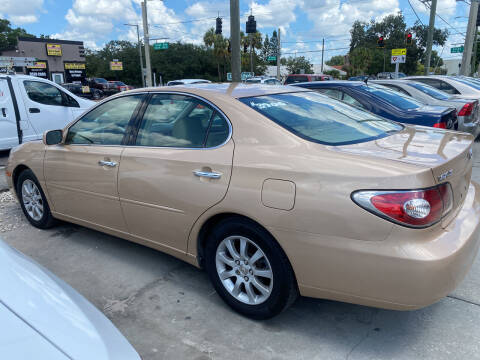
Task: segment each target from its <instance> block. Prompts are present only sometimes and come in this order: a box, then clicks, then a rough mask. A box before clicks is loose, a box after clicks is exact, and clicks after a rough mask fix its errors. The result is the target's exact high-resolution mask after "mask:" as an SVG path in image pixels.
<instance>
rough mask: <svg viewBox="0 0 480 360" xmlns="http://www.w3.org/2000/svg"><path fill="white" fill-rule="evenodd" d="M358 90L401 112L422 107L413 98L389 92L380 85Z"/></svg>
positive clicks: (371, 85) (367, 86)
mask: <svg viewBox="0 0 480 360" xmlns="http://www.w3.org/2000/svg"><path fill="white" fill-rule="evenodd" d="M360 88H361V89H362V90H365V91H368V92H369V93H372V94H373V95H375V96H378V97H379V98H381V99H383V100H385V101H386V102H388V103H389V104H392V105H393V106H396V107H398V108H400V109H402V110H410V109H418V108H419V107H422V106H423V104H422V103H421V102H419V101H417V100H415V99H414V98H412V97H410V96H408V95H404V94H402V93H399V92H396V91H393V90H390V89H389V88H387V87H385V86H381V85H376V84H375V85H373V84H368V85H361V86H360Z"/></svg>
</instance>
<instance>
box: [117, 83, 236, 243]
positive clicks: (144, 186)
mask: <svg viewBox="0 0 480 360" xmlns="http://www.w3.org/2000/svg"><path fill="white" fill-rule="evenodd" d="M230 136H231V125H230V123H229V122H228V120H227V119H226V117H225V116H224V115H223V114H221V112H220V111H219V110H218V109H217V108H215V107H214V106H213V105H211V104H207V103H206V102H205V101H204V100H202V99H199V98H196V97H193V96H187V95H179V94H166V93H159V94H153V95H152V96H151V99H150V100H149V103H148V106H147V107H146V110H145V113H144V115H143V119H142V120H141V122H140V123H139V126H138V134H137V135H136V138H135V139H132V146H129V147H127V148H126V149H125V151H124V152H123V154H122V158H121V166H120V171H119V178H118V187H119V195H120V202H121V204H122V209H123V213H124V215H125V219H126V222H127V226H128V228H129V230H130V232H131V234H133V235H134V236H136V237H138V238H140V239H143V240H148V241H151V242H155V243H156V244H157V245H161V246H163V247H164V250H166V251H168V250H169V249H170V250H177V251H181V252H185V251H186V250H187V238H188V233H189V231H190V229H191V228H192V226H193V224H194V222H195V221H196V220H197V219H198V217H199V216H200V215H201V214H202V213H203V212H204V211H205V210H207V209H208V208H209V207H211V206H213V205H215V204H216V203H218V202H219V201H221V200H222V198H223V197H224V196H225V194H226V192H227V188H228V184H229V181H230V174H231V169H232V159H233V148H234V144H233V140H232V139H231V138H230Z"/></svg>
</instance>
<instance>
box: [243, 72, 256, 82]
mask: <svg viewBox="0 0 480 360" xmlns="http://www.w3.org/2000/svg"><path fill="white" fill-rule="evenodd" d="M254 76H255V74H254V73H253V72H242V74H241V78H242V81H245V80H247V79H250V78H251V77H254Z"/></svg>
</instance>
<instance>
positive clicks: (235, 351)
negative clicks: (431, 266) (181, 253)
mask: <svg viewBox="0 0 480 360" xmlns="http://www.w3.org/2000/svg"><path fill="white" fill-rule="evenodd" d="M474 150H475V151H474V159H475V166H474V170H473V178H474V179H475V180H476V181H480V144H479V143H475V149H474ZM0 237H2V238H3V239H4V240H5V241H6V242H7V243H9V244H10V245H12V246H14V247H15V248H17V249H18V250H20V251H22V252H23V253H25V254H27V255H28V256H30V257H32V258H33V259H35V260H36V261H37V262H39V263H40V264H42V265H44V266H45V267H47V268H48V269H50V270H51V271H52V272H54V273H55V274H56V275H58V276H59V277H60V278H62V279H63V280H65V281H66V282H67V283H69V284H70V285H72V286H73V287H74V288H75V289H77V290H78V291H79V292H80V293H82V294H83V295H84V296H85V297H86V298H87V299H89V300H90V301H91V302H92V303H93V304H94V305H95V306H97V307H98V308H99V309H100V310H102V311H103V312H104V313H105V315H106V316H108V317H109V318H110V319H111V320H112V321H113V323H114V324H115V325H116V326H117V327H118V328H119V329H120V331H121V332H122V333H123V334H124V335H125V336H126V337H127V339H128V340H129V341H130V342H131V343H132V345H133V346H134V347H135V348H136V349H137V351H138V352H139V353H140V355H141V356H142V358H143V359H144V360H151V359H195V360H204V359H239V358H247V359H248V358H254V359H308V360H310V359H322V360H325V359H350V360H353V359H368V360H372V359H435V360H439V359H440V360H442V359H449V360H451V359H480V260H479V258H478V257H477V259H476V261H475V263H474V265H473V267H472V269H471V271H470V272H469V274H468V275H467V277H466V279H465V280H464V281H463V283H462V284H461V285H460V286H459V288H458V289H456V290H455V291H454V292H453V293H452V294H450V295H449V296H448V297H446V298H444V299H442V300H440V301H439V302H438V303H436V304H434V305H431V306H429V307H427V308H424V309H421V310H416V311H407V312H399V311H388V310H380V309H376V308H370V307H365V306H358V305H352V304H346V303H341V302H335V301H326V300H317V299H309V298H300V299H299V300H298V301H297V302H296V303H295V304H294V305H293V306H292V307H291V308H290V309H288V310H287V311H286V312H284V313H282V314H281V315H279V316H278V317H276V318H274V319H271V320H268V321H252V320H249V319H246V318H244V317H242V316H240V315H237V314H236V313H234V312H233V311H231V310H230V309H229V308H228V307H227V306H226V305H225V304H224V303H223V302H222V301H221V300H220V298H219V297H218V295H217V294H216V293H215V291H214V289H213V288H212V286H211V285H210V283H209V281H208V278H207V276H206V274H205V272H203V271H201V270H198V269H196V268H195V267H193V266H190V265H188V264H186V263H183V262H181V261H179V260H177V259H175V258H173V257H171V256H168V255H165V254H162V253H160V252H158V251H155V250H152V249H149V248H147V247H144V246H141V245H137V244H134V243H131V242H128V241H126V240H122V239H118V238H115V237H112V236H109V235H105V234H102V233H99V232H96V231H92V230H89V229H87V228H84V227H81V226H76V225H71V224H66V223H62V224H60V225H59V226H57V227H55V228H53V229H50V230H45V231H43V230H37V229H35V228H33V227H32V226H30V225H29V224H28V223H27V222H26V220H25V219H24V217H23V215H22V213H21V210H20V207H19V205H18V203H17V202H16V201H15V200H14V199H13V197H12V196H11V194H10V193H9V192H8V191H7V192H5V191H4V192H1V191H0ZM338 266H339V267H341V264H339V265H338ZM412 281H415V279H412Z"/></svg>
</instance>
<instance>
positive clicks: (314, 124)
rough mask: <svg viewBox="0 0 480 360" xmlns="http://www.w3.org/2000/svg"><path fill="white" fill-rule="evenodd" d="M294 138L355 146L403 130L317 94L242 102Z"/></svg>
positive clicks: (256, 98)
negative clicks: (293, 135)
mask: <svg viewBox="0 0 480 360" xmlns="http://www.w3.org/2000/svg"><path fill="white" fill-rule="evenodd" d="M239 100H240V101H241V102H243V103H244V104H246V105H248V106H249V107H251V108H252V109H254V110H256V111H258V112H259V113H260V114H262V115H264V116H266V117H267V118H269V119H271V120H272V121H274V122H276V123H277V124H279V125H280V126H282V127H284V128H286V129H287V130H289V131H290V132H292V133H293V134H295V135H297V136H299V137H301V138H304V139H306V140H309V141H312V142H316V143H321V144H327V145H345V144H354V143H360V142H365V141H370V140H373V139H378V138H381V137H385V136H388V135H389V134H391V133H395V132H397V131H400V130H401V129H403V126H402V125H400V124H397V123H394V122H391V121H388V120H385V119H383V118H380V117H377V116H375V115H373V114H371V113H369V112H366V111H364V110H361V109H358V108H355V107H352V106H349V105H347V104H344V103H342V102H340V101H337V100H334V99H330V98H329V97H327V96H323V95H320V94H318V93H316V92H298V93H287V94H274V95H266V96H256V97H248V98H241V99H239Z"/></svg>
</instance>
